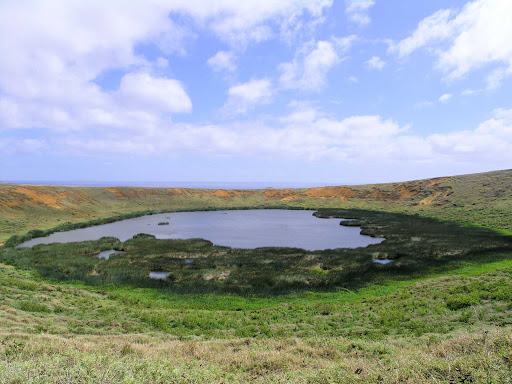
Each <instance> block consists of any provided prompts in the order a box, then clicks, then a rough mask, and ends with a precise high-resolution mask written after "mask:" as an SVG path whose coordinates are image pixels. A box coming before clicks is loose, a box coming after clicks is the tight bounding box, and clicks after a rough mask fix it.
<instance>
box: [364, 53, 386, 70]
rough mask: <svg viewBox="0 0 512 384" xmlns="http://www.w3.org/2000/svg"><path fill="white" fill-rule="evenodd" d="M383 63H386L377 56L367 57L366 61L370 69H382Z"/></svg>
mask: <svg viewBox="0 0 512 384" xmlns="http://www.w3.org/2000/svg"><path fill="white" fill-rule="evenodd" d="M385 65H386V62H385V61H384V60H382V59H381V58H380V57H378V56H373V57H372V58H371V59H369V60H368V61H367V62H366V66H367V67H368V69H370V70H377V71H382V69H383V68H384V66H385Z"/></svg>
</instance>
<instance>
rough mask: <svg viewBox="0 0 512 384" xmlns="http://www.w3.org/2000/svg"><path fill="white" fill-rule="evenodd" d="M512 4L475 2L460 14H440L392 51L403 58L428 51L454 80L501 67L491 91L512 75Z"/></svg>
mask: <svg viewBox="0 0 512 384" xmlns="http://www.w3.org/2000/svg"><path fill="white" fill-rule="evenodd" d="M511 17H512V2H511V1H506V0H475V1H472V2H470V3H468V4H466V5H465V6H464V7H463V8H462V9H461V10H460V11H458V12H457V11H454V10H440V11H438V12H436V13H434V14H433V15H431V16H429V17H427V18H425V19H424V20H422V21H421V22H420V23H419V24H418V28H417V29H416V31H414V33H413V34H412V35H411V36H409V37H407V38H406V39H404V40H402V41H400V42H399V43H398V44H396V45H394V46H393V47H391V50H392V51H396V52H398V54H399V55H400V56H402V57H404V56H407V55H409V54H411V53H412V52H414V51H416V50H418V49H420V48H423V47H427V48H429V49H430V50H431V51H433V52H434V53H435V54H436V55H437V57H438V61H437V67H438V68H439V69H440V70H442V71H443V72H445V73H446V74H447V76H448V78H450V79H455V78H459V77H461V76H464V75H465V74H467V73H468V72H470V71H472V70H475V69H478V68H481V67H483V66H485V65H488V64H490V63H493V64H497V65H500V66H501V67H500V68H499V69H498V70H497V71H496V72H494V74H491V77H490V79H489V81H488V86H489V88H495V87H497V86H498V85H499V84H500V82H501V81H502V80H503V78H504V77H506V76H510V74H512V45H511V44H510V41H511V40H512V23H510V18H511Z"/></svg>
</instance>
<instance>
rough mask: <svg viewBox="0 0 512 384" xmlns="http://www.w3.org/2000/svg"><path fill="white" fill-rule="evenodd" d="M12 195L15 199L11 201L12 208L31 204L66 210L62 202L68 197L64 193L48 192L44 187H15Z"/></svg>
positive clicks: (11, 191) (11, 190)
mask: <svg viewBox="0 0 512 384" xmlns="http://www.w3.org/2000/svg"><path fill="white" fill-rule="evenodd" d="M9 192H10V194H11V196H12V197H14V199H13V200H11V201H10V203H11V204H10V205H11V206H18V205H20V204H22V203H30V204H35V205H46V206H49V207H52V208H59V209H60V208H64V206H63V205H62V204H61V202H60V200H61V199H65V198H67V197H68V194H66V193H63V192H56V191H48V190H47V189H46V188H44V187H38V186H34V187H13V188H11V189H10V191H9Z"/></svg>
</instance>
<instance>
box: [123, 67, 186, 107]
mask: <svg viewBox="0 0 512 384" xmlns="http://www.w3.org/2000/svg"><path fill="white" fill-rule="evenodd" d="M118 94H119V96H120V98H121V99H122V100H123V105H125V106H127V107H128V106H131V107H132V108H137V109H144V110H148V111H151V110H153V109H156V110H157V111H162V112H173V113H184V112H190V111H191V110H192V102H191V101H190V98H189V97H188V95H187V93H186V92H185V90H184V89H183V87H182V85H181V83H180V82H179V81H177V80H174V79H166V78H154V77H151V76H150V75H149V74H147V73H129V74H127V75H125V76H124V77H123V78H122V79H121V85H120V86H119V92H118Z"/></svg>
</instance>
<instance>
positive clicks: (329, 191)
mask: <svg viewBox="0 0 512 384" xmlns="http://www.w3.org/2000/svg"><path fill="white" fill-rule="evenodd" d="M358 193H359V192H358V191H356V190H354V189H352V188H348V187H322V188H309V189H308V190H306V196H307V197H316V198H320V199H334V198H339V199H340V200H341V201H347V200H350V199H352V198H353V197H354V196H356V195H357V194H358Z"/></svg>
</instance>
